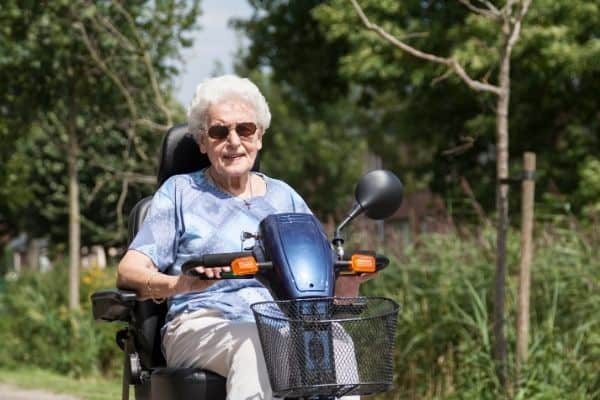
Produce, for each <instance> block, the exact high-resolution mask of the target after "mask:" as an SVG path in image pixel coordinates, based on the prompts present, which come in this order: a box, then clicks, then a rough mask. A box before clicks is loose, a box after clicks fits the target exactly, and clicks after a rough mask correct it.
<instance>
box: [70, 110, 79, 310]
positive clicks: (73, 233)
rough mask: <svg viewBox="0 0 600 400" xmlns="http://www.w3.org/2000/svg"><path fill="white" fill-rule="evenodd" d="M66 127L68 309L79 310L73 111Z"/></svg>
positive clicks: (77, 149)
mask: <svg viewBox="0 0 600 400" xmlns="http://www.w3.org/2000/svg"><path fill="white" fill-rule="evenodd" d="M69 113H70V115H69V123H68V126H67V134H68V143H67V158H68V174H69V309H71V310H78V309H79V259H80V257H79V249H80V248H81V235H80V210H79V180H78V173H77V156H78V152H79V148H78V143H77V132H76V126H75V116H74V111H73V110H72V109H71V110H69Z"/></svg>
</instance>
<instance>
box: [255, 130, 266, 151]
mask: <svg viewBox="0 0 600 400" xmlns="http://www.w3.org/2000/svg"><path fill="white" fill-rule="evenodd" d="M263 135H264V131H263V130H262V129H261V130H260V131H258V136H257V137H256V149H257V150H261V149H262V138H263Z"/></svg>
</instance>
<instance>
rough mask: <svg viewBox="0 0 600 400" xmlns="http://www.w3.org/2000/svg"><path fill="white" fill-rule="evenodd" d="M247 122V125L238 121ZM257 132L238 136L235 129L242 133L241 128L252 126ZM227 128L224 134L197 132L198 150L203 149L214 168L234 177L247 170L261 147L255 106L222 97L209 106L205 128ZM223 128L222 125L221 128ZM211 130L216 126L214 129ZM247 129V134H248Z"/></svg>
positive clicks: (247, 171) (250, 167) (248, 170)
mask: <svg viewBox="0 0 600 400" xmlns="http://www.w3.org/2000/svg"><path fill="white" fill-rule="evenodd" d="M244 123H250V124H246V125H241V126H240V125H239V124H244ZM252 124H254V125H255V126H256V127H257V128H256V132H254V134H252V135H250V136H240V135H239V134H238V132H237V131H236V126H237V129H238V130H239V131H241V132H242V133H244V131H243V130H242V129H240V128H243V127H246V129H247V126H252ZM223 126H226V127H227V128H228V131H229V134H228V135H227V137H225V138H220V137H211V136H215V135H210V134H209V132H203V133H202V134H201V135H200V151H201V152H202V153H206V154H207V155H208V158H209V159H210V162H211V164H212V167H213V169H214V172H216V173H217V174H219V175H221V176H223V177H225V178H235V177H240V176H243V175H245V174H248V173H249V172H250V170H251V169H252V166H253V165H254V160H255V159H256V154H257V153H258V151H259V150H260V149H261V148H262V134H263V132H262V130H261V128H260V127H258V124H257V122H256V113H255V111H254V109H253V108H252V107H251V106H250V105H249V104H247V103H246V102H244V101H242V100H224V101H221V102H219V103H217V104H214V105H212V106H210V108H209V109H208V130H209V131H210V128H211V127H223ZM220 129H221V130H223V128H220ZM213 130H218V128H217V129H214V128H213ZM247 132H248V131H247V130H246V132H245V133H246V134H247Z"/></svg>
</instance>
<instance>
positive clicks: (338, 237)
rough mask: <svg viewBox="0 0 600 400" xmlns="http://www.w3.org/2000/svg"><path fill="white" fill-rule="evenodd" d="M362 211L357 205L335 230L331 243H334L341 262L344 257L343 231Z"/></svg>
mask: <svg viewBox="0 0 600 400" xmlns="http://www.w3.org/2000/svg"><path fill="white" fill-rule="evenodd" d="M362 211H363V209H362V207H361V206H360V204H355V205H354V207H353V208H352V211H350V214H348V216H347V217H346V219H345V220H343V221H342V222H341V223H340V224H339V225H338V227H337V228H336V230H335V233H334V235H333V240H332V241H331V243H333V246H334V248H335V252H336V254H337V256H338V258H339V259H340V260H341V259H342V258H343V257H344V239H343V238H342V229H344V227H345V226H346V225H347V224H348V223H349V222H350V221H352V220H353V219H354V218H355V217H356V216H357V215H358V214H360V213H361V212H362Z"/></svg>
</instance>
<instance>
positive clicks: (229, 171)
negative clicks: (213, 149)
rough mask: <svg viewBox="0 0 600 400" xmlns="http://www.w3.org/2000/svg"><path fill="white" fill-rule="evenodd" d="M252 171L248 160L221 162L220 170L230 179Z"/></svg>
mask: <svg viewBox="0 0 600 400" xmlns="http://www.w3.org/2000/svg"><path fill="white" fill-rule="evenodd" d="M251 169H252V165H251V164H250V163H249V162H248V159H241V158H238V159H233V160H226V161H224V162H221V170H222V171H223V173H224V174H225V175H228V176H230V177H234V176H242V175H246V174H248V173H249V172H250V170H251Z"/></svg>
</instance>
